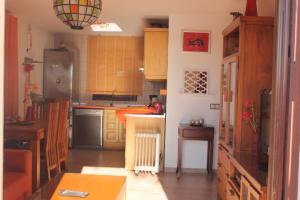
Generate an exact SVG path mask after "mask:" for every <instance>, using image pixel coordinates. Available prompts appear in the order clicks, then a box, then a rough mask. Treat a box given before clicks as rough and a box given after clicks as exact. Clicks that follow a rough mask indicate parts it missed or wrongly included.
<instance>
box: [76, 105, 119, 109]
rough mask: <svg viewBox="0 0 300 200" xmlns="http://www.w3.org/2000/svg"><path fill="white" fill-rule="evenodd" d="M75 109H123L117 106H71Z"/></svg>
mask: <svg viewBox="0 0 300 200" xmlns="http://www.w3.org/2000/svg"><path fill="white" fill-rule="evenodd" d="M73 108H75V109H103V110H118V109H120V108H124V107H117V106H96V105H94V106H90V105H80V106H79V105H78V106H73Z"/></svg>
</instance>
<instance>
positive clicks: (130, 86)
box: [8, 1, 273, 172]
mask: <svg viewBox="0 0 300 200" xmlns="http://www.w3.org/2000/svg"><path fill="white" fill-rule="evenodd" d="M10 2H13V1H10ZM243 3H244V2H241V3H237V4H234V3H231V4H226V5H224V7H222V8H217V9H216V8H215V7H214V6H213V5H211V4H210V3H204V5H201V6H199V5H198V4H197V5H195V6H194V7H193V6H188V7H189V8H187V7H186V6H181V7H180V9H178V10H179V11H170V10H169V9H168V5H165V4H162V5H161V6H162V8H164V11H163V12H159V11H157V10H156V11H155V9H154V12H153V13H156V15H155V16H156V17H153V16H147V17H146V18H143V20H140V21H138V20H137V19H134V18H136V17H135V16H131V15H130V14H128V15H127V16H126V17H124V16H123V17H122V16H121V17H119V18H120V19H119V21H120V23H119V25H120V27H121V28H124V31H123V32H121V33H113V34H101V36H97V34H95V33H91V34H90V36H88V34H87V31H86V30H83V31H82V32H80V33H79V32H72V34H71V33H70V32H68V31H69V30H67V29H65V27H64V26H65V25H63V24H61V25H58V26H59V28H57V29H56V30H55V31H53V30H51V31H48V30H47V29H45V25H43V23H38V21H39V20H38V19H35V17H34V14H27V13H26V14H25V12H24V11H21V10H20V8H17V7H15V4H14V3H11V4H8V9H11V10H15V13H16V14H17V15H20V17H19V18H18V20H19V31H20V32H19V36H18V37H19V40H20V45H19V47H20V50H19V51H20V53H19V57H18V59H19V63H22V62H23V59H24V57H31V58H34V60H37V61H40V62H45V59H44V54H43V49H45V48H47V49H60V48H66V49H68V50H70V51H72V53H73V54H74V55H75V56H74V66H73V67H74V69H75V70H74V73H73V91H74V92H73V94H72V96H73V99H74V100H73V103H74V104H73V105H74V106H73V107H75V108H76V109H78V108H79V109H80V110H82V109H83V108H84V109H85V108H90V109H89V110H91V108H92V110H93V109H94V108H97V109H96V110H99V108H100V110H102V109H103V111H104V112H103V116H102V119H103V126H102V127H103V142H102V143H103V148H104V149H109V150H111V149H114V150H121V151H122V150H124V148H125V143H126V142H127V140H126V138H127V137H129V134H127V131H129V128H125V127H124V124H122V123H121V122H119V117H118V116H117V111H118V110H121V111H122V110H125V111H126V110H127V111H128V112H130V110H131V109H127V107H128V106H129V107H130V108H132V110H134V109H138V108H139V107H140V106H141V105H149V104H150V98H149V95H157V96H159V97H158V101H159V102H161V103H162V104H163V105H164V106H162V107H164V109H165V110H166V111H167V114H166V115H165V114H162V115H147V116H144V115H140V116H142V117H147V118H153V119H156V118H162V120H163V125H162V126H161V125H160V129H159V130H163V131H162V132H163V133H164V134H165V135H164V136H163V137H162V138H161V139H162V140H161V143H162V144H164V143H165V144H164V145H165V146H166V147H164V146H162V147H161V148H160V149H161V150H163V151H164V149H165V152H164V154H165V156H163V158H162V159H165V161H164V162H163V161H161V162H162V163H163V165H164V166H165V169H166V170H167V171H170V172H175V169H176V160H177V154H176V152H177V151H176V150H177V148H176V147H177V128H178V124H179V123H182V122H185V123H188V122H190V121H191V120H197V119H200V118H204V120H205V124H208V125H212V126H213V127H218V120H217V118H218V110H216V109H215V108H216V107H213V106H214V104H218V102H219V82H220V80H219V69H218V66H219V65H220V64H219V63H220V62H221V54H222V50H221V48H220V45H219V44H221V43H222V37H221V32H222V29H223V28H224V27H225V26H226V25H227V24H228V23H229V22H230V21H231V20H232V19H231V16H230V15H229V14H228V13H229V11H231V10H243V9H244V8H243V5H244V4H243ZM37 4H38V5H39V4H40V3H37ZM195 4H196V3H195ZM105 5H107V6H108V7H109V2H106V3H105ZM40 6H42V5H40ZM48 6H49V7H51V4H50V3H49V5H48ZM141 7H147V6H144V5H142V6H141ZM191 7H193V8H191ZM200 7H203V8H201V10H202V9H203V11H204V10H205V9H209V10H211V11H212V12H213V13H214V12H216V10H218V11H221V12H220V13H219V14H215V13H214V14H212V13H209V14H208V13H205V12H204V13H201V14H199V10H198V9H196V8H200ZM146 9H147V8H146ZM148 9H150V6H149V7H148ZM150 10H151V9H150ZM152 11H153V10H152ZM36 12H42V11H36ZM43 12H47V13H49V14H50V12H53V11H52V10H51V9H49V10H47V9H44V10H43ZM105 12H108V10H106V9H104V10H103V15H104V16H105ZM112 12H113V10H112ZM114 12H116V11H114ZM167 12H170V13H172V12H175V14H170V15H167V14H165V13H167ZM181 12H185V13H189V14H184V15H183V14H181ZM261 12H264V13H265V14H266V15H272V14H273V13H272V9H271V8H268V9H267V6H261ZM137 13H139V11H137ZM52 14H53V13H52ZM25 15H27V16H26V17H24V16H25ZM40 16H43V15H42V14H40ZM116 16H117V14H116ZM166 16H167V17H166ZM195 16H196V17H197V19H201V20H194V17H195ZM26 18H27V19H26ZM129 18H130V19H129ZM28 19H29V20H28ZM41 19H43V20H41V21H45V22H46V21H47V19H45V18H41ZM139 19H140V18H139ZM153 19H155V20H157V19H159V20H158V22H157V21H155V20H154V22H153V21H151V20H153ZM110 20H111V21H113V19H110ZM110 20H109V19H107V21H110ZM149 20H150V21H149ZM122 21H127V22H128V21H130V22H129V23H127V24H131V26H132V27H131V28H132V30H135V31H136V32H138V34H131V33H129V32H128V29H126V27H127V26H126V25H124V23H123V25H122ZM141 21H142V22H141ZM208 22H209V23H208ZM31 23H32V25H31V33H32V49H31V50H30V51H26V48H27V45H28V41H27V37H24V35H25V36H27V35H28V33H30V31H29V28H28V25H29V24H31ZM33 24H39V26H41V27H43V28H40V27H39V26H35V25H33ZM166 27H169V33H168V34H167V35H168V37H169V38H168V39H167V41H168V43H167V45H166V46H165V48H167V51H166V50H165V52H167V53H162V52H158V50H159V48H158V45H157V44H154V47H155V51H156V52H155V53H157V54H158V56H162V55H164V56H163V59H165V61H163V62H166V60H168V61H169V63H168V68H166V67H157V66H158V65H155V67H157V68H155V69H153V71H149V68H147V66H146V64H145V63H146V56H147V51H146V48H147V47H146V34H147V33H148V32H149V34H150V32H151V29H152V30H154V31H157V30H161V29H162V30H164V29H166ZM144 28H146V29H144ZM199 28H200V30H204V31H205V30H209V31H210V32H211V39H212V40H211V41H212V43H211V46H210V49H209V51H210V52H209V53H199V54H197V53H194V54H193V53H191V54H188V53H185V52H182V48H181V45H182V44H181V39H179V38H181V37H182V31H183V30H195V29H196V30H198V29H199ZM144 31H145V32H144ZM157 32H158V31H157ZM29 35H30V34H29ZM142 36H145V38H142ZM125 38H126V39H128V40H127V41H125ZM98 40H103V41H105V40H107V41H109V42H107V44H111V46H114V47H115V49H118V50H117V51H116V52H114V48H110V45H108V46H101V45H99V43H98V42H99V41H98ZM155 41H157V39H155ZM126 42H128V43H126ZM131 42H132V43H131ZM144 42H145V43H144ZM104 43H106V42H104ZM143 43H144V44H143ZM117 44H118V45H117ZM119 44H122V45H119ZM159 44H162V43H161V42H160V43H159ZM93 45H95V46H93ZM116 46H117V47H118V48H116ZM119 48H120V49H119ZM127 48H130V49H127ZM152 48H153V47H152ZM97 51H101V52H103V51H104V52H105V51H111V52H110V53H107V54H97V55H95V53H96V52H97ZM135 51H136V52H137V53H135V56H134V58H135V59H132V60H127V59H126V55H128V54H130V53H134V52H135ZM90 52H92V53H94V54H90ZM107 55H109V56H111V57H108V56H107ZM120 55H121V56H120ZM151 56H152V57H153V55H151ZM130 57H132V56H130ZM143 57H144V58H143ZM120 58H121V59H120ZM160 58H161V57H157V58H156V59H153V60H154V61H160ZM216 58H218V59H216ZM93 62H94V63H93ZM95 63H96V64H95ZM103 63H104V64H103ZM118 63H121V64H118ZM132 63H135V64H134V65H133V64H132ZM101 64H103V65H105V66H109V68H104V67H102V68H101V69H95V66H96V65H101ZM35 66H36V67H35V69H34V70H33V71H32V74H31V80H32V82H33V83H34V82H36V83H38V85H39V88H38V89H37V93H39V94H42V93H43V88H44V87H45V85H44V84H45V83H44V80H43V69H42V68H43V67H42V66H43V64H35ZM127 66H130V67H132V68H131V69H129V68H127ZM127 69H128V70H129V71H126V70H127ZM186 69H197V70H200V71H201V70H202V71H203V70H204V71H206V72H208V74H209V79H208V85H209V88H208V92H207V94H200V95H197V94H188V93H185V92H184V87H183V81H184V76H183V72H184V71H185V70H186ZM18 70H19V72H20V73H19V74H20V75H19V76H20V77H19V78H20V81H19V85H20V86H21V85H23V82H24V74H23V73H22V71H21V70H22V68H21V67H20V68H19V69H18ZM103 71H105V73H102V72H103ZM157 72H158V73H162V74H158V75H151V74H150V75H149V73H157ZM102 75H103V76H102ZM166 81H168V85H167V83H166ZM100 83H101V84H100ZM20 88H21V87H20ZM166 89H167V90H166ZM23 92H24V91H23V89H20V90H19V101H18V104H19V114H20V115H21V116H24V112H23V110H24V108H23V103H22V100H23V96H24V94H23ZM166 93H167V94H168V97H166V96H165V95H166ZM120 99H121V100H122V101H120ZM166 105H167V106H166ZM76 109H75V111H73V114H72V115H73V116H75V117H74V118H73V121H72V127H73V128H74V126H76V125H75V124H76ZM127 111H126V112H127ZM101 115H102V114H100V116H101ZM132 115H134V113H133V114H129V113H128V114H127V120H128V119H129V118H131V117H135V116H132ZM125 117H126V114H125ZM166 117H167V120H166V122H165V118H166ZM97 120H98V119H97ZM100 121H101V117H100ZM128 121H129V120H128ZM128 121H127V122H128ZM144 121H146V120H144ZM127 122H126V123H127ZM139 123H142V122H139ZM98 128H99V127H98ZM83 129H84V127H83ZM100 129H101V128H100ZM150 129H151V128H150ZM165 129H166V133H165V131H164V130H165ZM134 130H135V129H134ZM143 131H144V130H141V132H143ZM146 131H148V130H146ZM75 132H76V130H75ZM153 132H156V133H157V132H160V131H157V130H155V131H153ZM73 133H74V132H73ZM216 134H218V133H217V132H216ZM164 140H165V142H164ZM214 140H215V144H217V140H218V139H217V137H215V139H214ZM72 141H73V137H71V135H70V144H71V145H72V144H73V142H72ZM79 141H81V140H80V139H79ZM99 143H100V145H99V146H98V147H97V148H101V141H100V142H99ZM99 143H98V144H99ZM186 143H187V145H186V147H184V149H183V168H184V169H186V170H187V171H193V172H202V171H203V169H205V168H206V167H205V166H206V149H207V144H206V143H205V142H203V141H193V142H192V141H187V142H186ZM86 145H88V144H84V146H86ZM75 146H76V144H75ZM79 146H80V144H79ZM213 148H214V151H213V152H214V156H213V157H214V162H213V167H214V168H216V167H217V145H215V146H214V147H213ZM124 154H125V153H124ZM163 165H161V166H163Z"/></svg>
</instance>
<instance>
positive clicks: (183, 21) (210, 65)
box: [165, 0, 274, 169]
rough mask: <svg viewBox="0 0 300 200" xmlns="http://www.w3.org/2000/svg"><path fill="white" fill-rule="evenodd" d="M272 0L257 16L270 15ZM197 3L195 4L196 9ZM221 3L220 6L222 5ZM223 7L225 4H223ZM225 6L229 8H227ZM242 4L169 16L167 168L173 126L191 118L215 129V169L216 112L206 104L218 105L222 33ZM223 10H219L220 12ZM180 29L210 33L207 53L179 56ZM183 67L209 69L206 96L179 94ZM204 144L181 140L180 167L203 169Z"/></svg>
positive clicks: (171, 160) (172, 163)
mask: <svg viewBox="0 0 300 200" xmlns="http://www.w3.org/2000/svg"><path fill="white" fill-rule="evenodd" d="M273 3H274V0H264V1H260V2H258V5H257V6H258V14H259V16H262V15H265V16H266V15H270V16H272V15H274V5H272V4H273ZM200 4H201V2H199V5H198V6H201V5H200ZM222 4H224V6H222ZM225 4H226V5H225ZM228 4H229V5H228ZM245 5H246V1H230V2H229V1H227V2H219V3H218V8H219V10H218V12H216V10H215V9H211V10H206V11H205V12H204V13H200V12H199V14H197V15H189V14H181V15H177V14H174V15H170V17H169V68H168V94H167V125H166V160H165V166H166V167H167V168H175V167H176V165H177V138H178V136H177V135H178V133H177V127H178V124H179V123H188V122H189V121H190V120H191V119H196V118H200V117H201V118H204V119H205V124H208V125H212V126H214V127H215V141H214V168H216V163H217V162H216V160H217V145H218V137H219V133H218V132H219V131H218V118H219V117H218V115H219V111H218V110H210V109H209V106H210V103H219V101H220V100H219V85H220V78H219V77H220V75H219V73H220V64H221V61H222V49H223V42H222V30H223V29H224V28H225V27H226V26H227V25H229V24H230V22H231V21H232V17H231V16H230V15H229V12H231V11H239V12H241V13H244V10H245ZM222 8H223V10H222ZM183 30H208V31H211V52H210V53H209V54H208V53H198V54H189V53H182V51H181V48H182V31H183ZM185 68H198V69H208V70H209V79H210V80H209V87H210V91H209V93H210V95H207V96H205V95H187V94H183V93H182V87H183V71H184V69H185ZM206 155H207V142H202V141H185V142H184V143H183V161H182V162H183V163H182V167H183V168H192V169H195V168H196V169H199V168H200V169H205V168H206V158H207V156H206Z"/></svg>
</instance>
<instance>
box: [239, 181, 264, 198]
mask: <svg viewBox="0 0 300 200" xmlns="http://www.w3.org/2000/svg"><path fill="white" fill-rule="evenodd" d="M240 200H263V199H262V198H261V195H260V193H259V192H257V191H256V189H255V188H254V187H253V186H252V185H251V184H250V182H249V181H248V180H247V179H246V178H245V177H242V180H241V199H240Z"/></svg>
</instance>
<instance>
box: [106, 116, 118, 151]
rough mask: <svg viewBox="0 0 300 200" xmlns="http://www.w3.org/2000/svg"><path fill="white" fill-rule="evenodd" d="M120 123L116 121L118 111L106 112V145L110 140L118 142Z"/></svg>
mask: <svg viewBox="0 0 300 200" xmlns="http://www.w3.org/2000/svg"><path fill="white" fill-rule="evenodd" d="M118 139H119V137H118V124H117V123H116V111H115V110H105V112H104V146H105V144H106V143H108V142H118Z"/></svg>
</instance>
